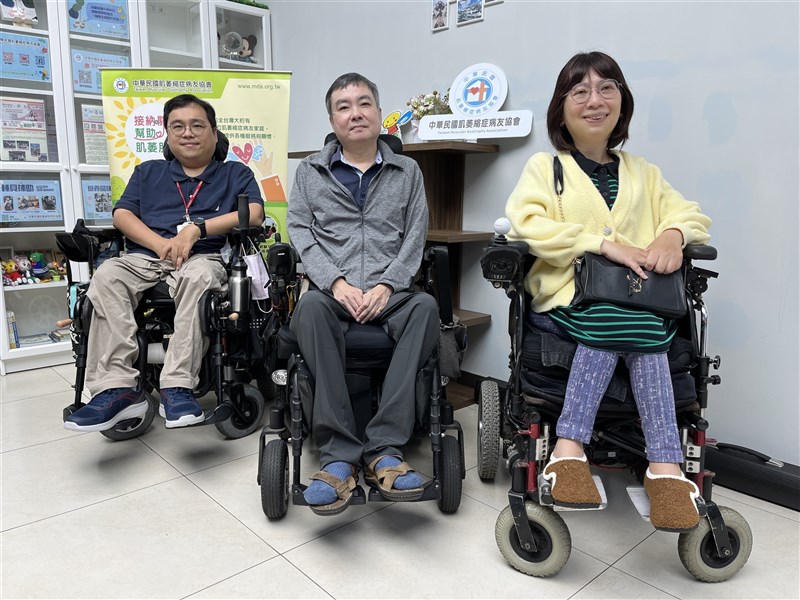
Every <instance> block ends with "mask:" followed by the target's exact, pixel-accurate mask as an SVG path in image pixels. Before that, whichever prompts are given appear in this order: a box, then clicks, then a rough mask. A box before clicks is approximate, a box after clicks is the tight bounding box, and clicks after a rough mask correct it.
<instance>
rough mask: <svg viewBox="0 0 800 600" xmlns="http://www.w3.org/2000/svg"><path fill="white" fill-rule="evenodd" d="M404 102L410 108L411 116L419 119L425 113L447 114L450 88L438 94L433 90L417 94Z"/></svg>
mask: <svg viewBox="0 0 800 600" xmlns="http://www.w3.org/2000/svg"><path fill="white" fill-rule="evenodd" d="M406 104H407V105H408V106H409V107H410V108H411V118H412V119H416V120H419V119H421V118H422V117H425V116H427V115H449V114H452V112H453V111H452V110H450V90H449V89H448V90H447V91H446V92H445V93H444V94H440V93H439V92H437V91H436V90H433V91H432V92H431V93H430V94H419V95H418V96H414V97H413V98H411V99H410V100H409V101H408V102H406Z"/></svg>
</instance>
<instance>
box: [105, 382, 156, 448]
mask: <svg viewBox="0 0 800 600" xmlns="http://www.w3.org/2000/svg"><path fill="white" fill-rule="evenodd" d="M156 412H158V400H155V399H154V398H153V396H151V395H150V394H149V393H148V394H147V412H146V413H145V414H144V416H143V417H141V418H136V419H126V420H124V421H120V422H119V423H117V424H116V425H114V427H113V428H112V429H106V430H105V431H101V432H100V433H102V434H103V435H104V436H106V437H107V438H108V439H110V440H114V441H115V442H122V441H125V440H132V439H133V438H137V437H139V436H140V435H142V434H143V433H144V432H145V431H147V430H148V429H149V428H150V425H151V424H152V423H153V417H155V416H156Z"/></svg>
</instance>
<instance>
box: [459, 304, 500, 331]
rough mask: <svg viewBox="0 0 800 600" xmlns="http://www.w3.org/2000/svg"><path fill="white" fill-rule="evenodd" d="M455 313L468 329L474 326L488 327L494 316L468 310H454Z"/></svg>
mask: <svg viewBox="0 0 800 600" xmlns="http://www.w3.org/2000/svg"><path fill="white" fill-rule="evenodd" d="M453 312H454V313H455V314H456V315H457V316H458V318H459V319H460V320H461V322H462V323H463V324H464V325H466V326H467V327H472V326H474V325H486V324H488V323H491V322H492V315H487V314H485V313H479V312H475V311H474V310H467V309H466V308H454V309H453Z"/></svg>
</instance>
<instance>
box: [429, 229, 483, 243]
mask: <svg viewBox="0 0 800 600" xmlns="http://www.w3.org/2000/svg"><path fill="white" fill-rule="evenodd" d="M491 239H492V234H491V233H489V232H487V231H457V230H450V229H429V230H428V241H429V242H438V243H441V244H460V243H462V242H488V241H489V240H491Z"/></svg>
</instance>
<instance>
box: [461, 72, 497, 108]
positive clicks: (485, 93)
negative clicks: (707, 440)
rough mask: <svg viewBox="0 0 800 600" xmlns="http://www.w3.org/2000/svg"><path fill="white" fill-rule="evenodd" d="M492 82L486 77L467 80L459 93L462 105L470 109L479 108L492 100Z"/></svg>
mask: <svg viewBox="0 0 800 600" xmlns="http://www.w3.org/2000/svg"><path fill="white" fill-rule="evenodd" d="M492 91H493V86H492V82H491V81H489V80H488V79H487V78H486V77H475V78H473V79H471V80H469V81H468V82H467V83H466V85H465V86H464V91H463V92H461V94H462V96H463V98H464V104H466V105H467V106H469V107H472V108H480V107H481V106H483V105H484V104H486V103H487V102H489V100H491V98H492Z"/></svg>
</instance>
